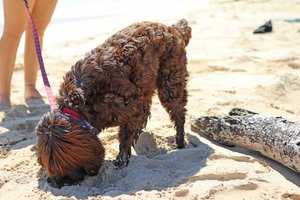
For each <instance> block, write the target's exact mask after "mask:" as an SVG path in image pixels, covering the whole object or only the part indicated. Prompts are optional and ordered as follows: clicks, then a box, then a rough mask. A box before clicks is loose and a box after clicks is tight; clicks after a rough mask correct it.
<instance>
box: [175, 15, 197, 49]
mask: <svg viewBox="0 0 300 200" xmlns="http://www.w3.org/2000/svg"><path fill="white" fill-rule="evenodd" d="M172 28H175V29H176V30H178V32H179V33H180V34H181V35H182V37H183V39H184V42H185V46H187V45H188V44H189V41H190V38H191V37H192V28H191V27H189V25H188V22H187V21H186V20H185V19H181V20H179V21H178V22H177V23H176V24H173V25H172Z"/></svg>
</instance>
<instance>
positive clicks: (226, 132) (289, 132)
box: [191, 108, 300, 173]
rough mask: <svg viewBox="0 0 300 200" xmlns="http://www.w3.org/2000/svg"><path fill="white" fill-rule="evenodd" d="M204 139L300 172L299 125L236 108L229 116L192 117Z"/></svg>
mask: <svg viewBox="0 0 300 200" xmlns="http://www.w3.org/2000/svg"><path fill="white" fill-rule="evenodd" d="M191 128H192V130H193V131H195V132H197V133H199V134H200V135H201V136H204V137H207V138H209V139H212V140H214V141H216V142H218V143H222V144H226V145H234V146H235V145H236V146H240V147H243V148H247V149H251V150H254V151H258V152H260V153H261V154H262V155H264V156H266V157H268V158H271V159H273V160H276V161H277V162H280V163H282V164H283V165H285V166H287V167H289V168H291V169H292V170H294V171H296V172H298V173H300V124H296V123H293V122H289V121H287V120H285V119H283V118H281V117H268V116H264V115H260V114H258V113H254V112H251V111H247V110H243V109H240V108H234V109H232V110H231V111H230V112H229V115H228V116H225V117H216V116H211V117H210V116H204V117H191Z"/></svg>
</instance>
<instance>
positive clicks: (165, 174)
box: [39, 132, 213, 199]
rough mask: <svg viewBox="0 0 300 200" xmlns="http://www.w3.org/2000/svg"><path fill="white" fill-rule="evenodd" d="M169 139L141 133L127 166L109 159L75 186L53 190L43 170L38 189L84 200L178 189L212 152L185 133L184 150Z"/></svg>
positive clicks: (195, 138)
mask: <svg viewBox="0 0 300 200" xmlns="http://www.w3.org/2000/svg"><path fill="white" fill-rule="evenodd" d="M155 137H156V138H155ZM170 138H174V137H173V136H172V137H167V138H164V137H158V138H157V136H154V134H151V133H147V132H144V133H143V134H142V135H141V138H140V140H141V141H140V142H138V143H137V144H136V145H137V146H136V148H135V149H136V155H133V156H132V157H131V158H130V163H129V165H128V166H127V167H125V168H122V169H116V168H115V167H114V165H113V162H112V161H111V160H106V161H105V163H104V165H103V166H102V167H101V169H100V172H99V174H98V175H97V176H93V177H90V176H87V177H85V179H84V180H83V181H82V182H80V183H78V184H77V185H72V186H64V187H62V188H60V189H58V188H53V187H51V186H50V185H49V184H48V183H47V175H46V173H45V171H44V170H41V171H40V173H39V176H40V179H39V188H40V189H42V190H45V191H50V192H51V193H52V194H53V195H54V196H65V197H76V198H77V199H87V198H88V197H97V196H110V197H115V196H119V195H123V194H126V195H132V194H135V193H137V192H139V191H151V190H157V191H163V190H166V189H167V188H171V187H176V186H179V185H180V184H182V183H184V182H187V181H188V178H189V177H191V176H193V175H194V174H196V173H197V172H199V170H200V169H201V168H203V167H205V166H206V160H207V158H208V157H209V156H210V155H211V154H212V153H213V149H212V148H211V147H209V146H208V145H206V144H204V143H202V142H201V141H200V140H199V139H198V138H197V137H196V136H192V135H189V134H187V143H188V144H187V147H186V148H185V149H182V150H177V149H176V148H175V147H173V144H171V140H172V143H173V142H174V139H170ZM161 139H162V140H165V141H161ZM166 141H167V144H169V145H166V146H161V145H160V144H161V143H160V142H166ZM170 149H171V150H170ZM173 149H174V150H173Z"/></svg>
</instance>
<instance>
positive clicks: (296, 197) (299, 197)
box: [281, 193, 300, 200]
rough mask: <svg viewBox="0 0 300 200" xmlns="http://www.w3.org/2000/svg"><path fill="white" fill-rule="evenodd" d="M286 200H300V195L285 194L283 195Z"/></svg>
mask: <svg viewBox="0 0 300 200" xmlns="http://www.w3.org/2000/svg"><path fill="white" fill-rule="evenodd" d="M281 196H282V198H284V199H291V200H300V194H290V193H284V194H283V195H281Z"/></svg>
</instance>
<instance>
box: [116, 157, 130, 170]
mask: <svg viewBox="0 0 300 200" xmlns="http://www.w3.org/2000/svg"><path fill="white" fill-rule="evenodd" d="M113 163H114V166H115V168H116V169H121V168H123V167H127V166H128V163H129V158H128V156H127V155H118V157H117V159H116V160H114V161H113Z"/></svg>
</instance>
